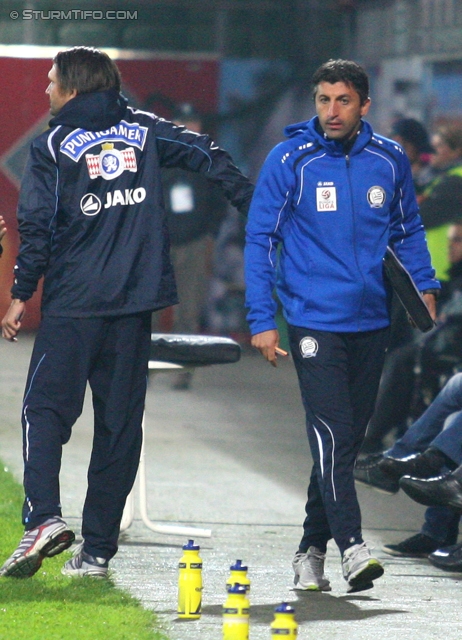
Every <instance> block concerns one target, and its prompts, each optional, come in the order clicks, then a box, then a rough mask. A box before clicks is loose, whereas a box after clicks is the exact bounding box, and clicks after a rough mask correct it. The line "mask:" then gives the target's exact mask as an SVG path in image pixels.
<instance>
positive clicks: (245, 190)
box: [12, 89, 253, 317]
mask: <svg viewBox="0 0 462 640" xmlns="http://www.w3.org/2000/svg"><path fill="white" fill-rule="evenodd" d="M50 127H51V128H50V129H49V130H47V131H45V132H44V133H43V134H41V135H40V136H39V137H38V138H36V140H35V141H34V142H33V143H32V146H31V150H30V156H29V159H28V163H27V166H26V169H25V173H24V177H23V181H22V186H21V192H20V198H19V206H18V222H19V233H20V237H21V245H20V251H19V255H18V258H17V264H16V267H15V282H14V285H13V287H12V295H13V297H14V298H19V299H21V300H28V299H29V298H30V297H31V296H32V294H33V293H34V291H35V290H36V288H37V284H38V281H39V279H40V278H41V277H42V276H44V287H43V296H42V311H43V313H44V314H47V315H51V316H70V317H92V316H110V315H124V314H129V313H137V312H140V311H148V310H154V309H161V308H163V307H166V306H169V305H171V304H174V303H176V302H177V296H176V288H175V284H174V277H173V271H172V268H171V264H170V259H169V239H168V231H167V226H166V219H165V213H164V204H163V194H162V186H161V175H160V167H181V168H183V169H187V170H191V171H196V172H200V173H202V174H203V175H204V176H205V177H207V178H209V179H211V180H212V181H213V182H214V183H216V184H217V185H218V186H219V187H220V188H221V189H222V190H223V192H224V194H225V195H226V197H227V198H228V200H230V201H231V203H232V204H233V205H234V206H236V207H237V208H238V209H239V210H240V211H241V212H242V213H247V210H248V206H249V203H250V199H251V197H252V192H253V186H252V184H251V183H250V182H249V181H248V180H247V178H246V177H245V176H243V175H242V174H241V172H240V171H239V170H238V169H237V168H236V167H235V166H234V164H233V162H232V160H231V158H230V156H229V155H228V154H227V153H226V152H225V151H223V150H222V149H220V148H219V147H217V146H216V144H215V143H214V142H213V141H212V140H211V139H210V138H209V137H208V136H207V135H198V134H196V133H193V132H190V131H187V130H186V129H185V128H184V127H180V126H176V125H174V124H173V123H171V122H168V121H166V120H163V119H161V118H159V117H157V116H155V115H154V114H152V113H147V112H144V111H139V110H137V109H133V108H131V107H129V106H127V101H126V99H125V98H124V97H123V96H122V95H121V94H119V93H118V92H117V91H115V90H114V89H111V90H109V91H101V92H96V93H88V94H79V95H77V96H76V97H75V98H73V99H72V100H70V101H69V102H68V103H66V104H65V105H64V107H63V108H62V109H61V111H60V112H59V114H58V115H57V116H56V117H54V118H53V119H52V120H51V121H50Z"/></svg>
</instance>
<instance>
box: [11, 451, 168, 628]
mask: <svg viewBox="0 0 462 640" xmlns="http://www.w3.org/2000/svg"><path fill="white" fill-rule="evenodd" d="M22 496H23V494H22V488H21V487H20V486H19V485H18V484H17V483H16V482H15V480H14V479H13V478H12V476H11V474H10V473H9V472H8V471H6V470H5V469H4V466H3V464H1V462H0V565H1V564H2V563H3V562H4V561H5V559H6V558H7V557H8V556H9V554H11V553H12V552H13V550H14V549H15V548H16V546H17V544H18V542H19V540H20V538H21V536H22V534H23V528H22V526H21V523H20V514H21V506H22ZM66 556H67V557H68V558H69V557H70V556H71V554H70V553H69V552H64V553H62V554H61V555H59V556H57V557H56V558H50V559H47V560H45V561H44V563H43V565H42V567H41V568H40V570H39V571H38V572H37V573H36V574H35V576H33V577H32V578H29V579H26V580H20V579H15V578H0V639H1V640H7V639H8V640H22V639H23V638H24V639H27V640H68V639H69V640H75V639H77V638H78V640H99V639H100V638H101V639H104V640H106V639H110V640H167V636H166V635H165V634H164V633H163V632H161V631H160V630H159V627H158V624H156V617H155V615H154V613H153V612H151V611H147V610H145V609H143V607H142V606H141V604H140V603H139V602H138V601H137V600H135V599H134V598H132V597H131V596H130V595H129V594H128V593H126V592H124V591H122V590H120V589H118V588H116V587H115V586H114V584H113V583H112V582H111V580H97V579H92V578H83V579H72V578H68V577H66V576H63V575H62V574H61V567H62V565H63V562H64V560H65V559H66Z"/></svg>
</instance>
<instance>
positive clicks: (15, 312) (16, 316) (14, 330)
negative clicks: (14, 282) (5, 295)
mask: <svg viewBox="0 0 462 640" xmlns="http://www.w3.org/2000/svg"><path fill="white" fill-rule="evenodd" d="M25 310H26V303H25V302H22V300H18V299H17V298H14V299H13V300H12V302H11V304H10V306H9V309H8V311H7V312H6V314H5V317H4V318H3V320H2V337H3V338H5V340H9V341H10V342H16V340H17V338H16V336H17V334H18V333H19V330H20V329H21V320H22V317H23V315H24V312H25Z"/></svg>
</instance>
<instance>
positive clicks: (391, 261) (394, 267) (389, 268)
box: [383, 247, 435, 332]
mask: <svg viewBox="0 0 462 640" xmlns="http://www.w3.org/2000/svg"><path fill="white" fill-rule="evenodd" d="M383 264H384V267H385V273H386V275H387V278H388V280H389V281H390V284H391V286H392V287H393V289H394V291H395V293H396V295H397V296H398V298H399V300H400V302H401V304H402V305H403V307H404V308H405V309H406V311H407V313H408V314H409V316H410V318H411V320H412V321H413V322H414V324H415V325H416V327H417V328H418V329H420V330H421V331H423V332H426V331H430V329H433V327H434V326H435V322H434V321H433V318H432V317H431V315H430V313H429V311H428V308H427V305H426V304H425V301H424V299H423V297H422V294H421V293H420V291H419V290H418V289H417V287H416V286H415V283H414V280H413V279H412V276H411V274H410V273H409V271H407V269H406V268H405V267H404V266H403V264H402V263H401V262H400V261H399V259H398V258H397V256H396V254H395V253H394V251H393V250H392V249H391V248H390V247H387V251H386V253H385V257H384V258H383Z"/></svg>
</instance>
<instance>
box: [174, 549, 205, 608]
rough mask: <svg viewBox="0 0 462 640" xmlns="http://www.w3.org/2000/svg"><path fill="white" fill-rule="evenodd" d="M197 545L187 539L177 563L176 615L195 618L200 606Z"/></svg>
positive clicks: (199, 559) (199, 574)
mask: <svg viewBox="0 0 462 640" xmlns="http://www.w3.org/2000/svg"><path fill="white" fill-rule="evenodd" d="M199 549H200V547H199V546H198V545H195V544H194V540H189V541H188V544H185V545H184V547H183V556H182V557H181V559H180V562H179V564H178V570H179V571H178V617H179V618H187V619H190V620H197V618H200V616H201V606H202V559H201V557H200V556H199Z"/></svg>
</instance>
